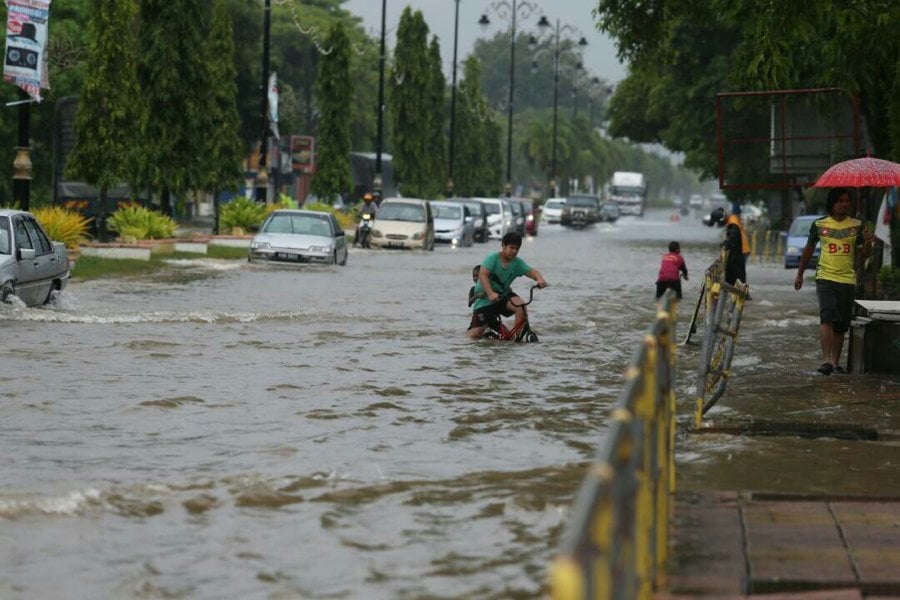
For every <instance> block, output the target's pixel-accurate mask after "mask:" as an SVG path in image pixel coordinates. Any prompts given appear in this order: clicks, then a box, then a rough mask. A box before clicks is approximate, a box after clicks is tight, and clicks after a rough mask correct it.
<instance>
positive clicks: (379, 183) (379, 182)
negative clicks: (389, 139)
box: [372, 0, 387, 202]
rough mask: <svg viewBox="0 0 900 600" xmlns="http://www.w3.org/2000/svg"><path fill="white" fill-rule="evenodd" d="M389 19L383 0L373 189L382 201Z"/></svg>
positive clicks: (384, 0) (379, 200)
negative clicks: (385, 66) (385, 55)
mask: <svg viewBox="0 0 900 600" xmlns="http://www.w3.org/2000/svg"><path fill="white" fill-rule="evenodd" d="M386 21H387V0H381V54H380V56H379V58H378V133H377V136H376V138H375V178H374V179H373V180H372V191H373V192H374V193H375V194H376V196H377V199H378V202H381V193H382V187H383V185H384V179H383V176H382V171H381V151H382V149H383V147H384V31H385V22H386Z"/></svg>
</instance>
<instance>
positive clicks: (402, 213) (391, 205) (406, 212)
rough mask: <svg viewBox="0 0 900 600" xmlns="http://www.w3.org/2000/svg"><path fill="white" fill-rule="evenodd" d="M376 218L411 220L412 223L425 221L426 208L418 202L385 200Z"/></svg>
mask: <svg viewBox="0 0 900 600" xmlns="http://www.w3.org/2000/svg"><path fill="white" fill-rule="evenodd" d="M375 219H376V220H379V221H410V222H411V223H424V222H425V208H424V207H422V206H420V205H418V204H409V203H407V202H385V203H384V204H382V205H381V208H379V209H378V214H377V215H375Z"/></svg>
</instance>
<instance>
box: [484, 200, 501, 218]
mask: <svg viewBox="0 0 900 600" xmlns="http://www.w3.org/2000/svg"><path fill="white" fill-rule="evenodd" d="M484 212H485V214H488V215H499V214H500V205H499V204H495V203H493V202H485V203H484Z"/></svg>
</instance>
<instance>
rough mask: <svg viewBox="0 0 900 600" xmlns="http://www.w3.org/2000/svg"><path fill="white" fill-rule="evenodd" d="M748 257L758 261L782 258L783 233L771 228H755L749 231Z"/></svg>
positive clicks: (775, 261)
mask: <svg viewBox="0 0 900 600" xmlns="http://www.w3.org/2000/svg"><path fill="white" fill-rule="evenodd" d="M749 237H750V240H749V241H750V259H751V260H753V261H755V262H758V263H777V262H781V261H782V260H784V233H783V232H781V231H778V230H773V229H756V230H754V231H751V232H750V233H749Z"/></svg>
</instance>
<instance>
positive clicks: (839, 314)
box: [794, 188, 872, 375]
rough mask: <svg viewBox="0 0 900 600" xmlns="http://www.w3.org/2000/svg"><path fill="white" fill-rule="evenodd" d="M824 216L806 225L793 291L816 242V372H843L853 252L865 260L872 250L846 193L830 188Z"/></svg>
mask: <svg viewBox="0 0 900 600" xmlns="http://www.w3.org/2000/svg"><path fill="white" fill-rule="evenodd" d="M825 208H826V211H827V212H828V214H827V215H826V216H825V217H822V218H821V219H818V220H816V221H814V222H813V223H812V225H810V228H809V238H808V239H807V241H806V247H805V248H803V254H802V255H801V256H800V266H799V267H798V268H797V277H795V278H794V289H795V290H799V289H800V288H801V287H803V271H804V270H805V269H806V265H807V264H808V263H809V259H810V258H811V257H812V253H813V251H814V250H815V248H816V243H819V244H820V246H821V251H820V255H819V264H818V266H817V267H816V296H817V297H818V300H819V323H820V324H819V342H820V343H821V345H822V359H823V360H824V361H825V362H823V363H822V365H821V366H820V367H819V368H818V371H819V373H821V374H823V375H831V374H832V373H843V372H844V369H843V368H842V367H841V365H840V359H841V350H842V349H843V346H844V334H845V333H846V332H847V330H848V329H850V319H851V312H852V309H853V301H854V299H855V296H856V270H855V266H856V251H857V246H859V245H862V249H861V252H860V256H861V257H862V258H865V257H866V255H868V253H869V250H871V248H872V234H871V233H870V232H869V230H868V228H866V227H863V224H862V223H861V222H860V221H859V220H857V219H853V218H851V217H850V216H849V213H850V191H849V190H847V189H845V188H834V189H832V190H831V191H830V192H829V193H828V198H827V200H826V201H825Z"/></svg>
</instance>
